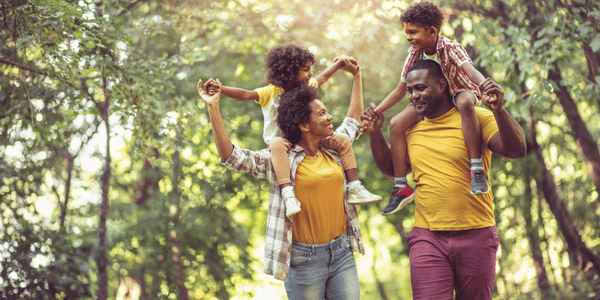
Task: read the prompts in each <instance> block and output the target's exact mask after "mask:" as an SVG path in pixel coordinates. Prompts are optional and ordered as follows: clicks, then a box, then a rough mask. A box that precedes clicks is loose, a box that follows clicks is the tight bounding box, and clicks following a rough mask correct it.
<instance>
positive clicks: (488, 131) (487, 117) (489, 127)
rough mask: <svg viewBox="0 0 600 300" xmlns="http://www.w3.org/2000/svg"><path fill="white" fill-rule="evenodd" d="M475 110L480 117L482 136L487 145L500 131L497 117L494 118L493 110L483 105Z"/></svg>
mask: <svg viewBox="0 0 600 300" xmlns="http://www.w3.org/2000/svg"><path fill="white" fill-rule="evenodd" d="M475 110H476V113H477V117H478V118H479V124H480V125H481V138H482V140H484V141H485V144H486V145H487V144H488V143H489V141H490V140H491V139H492V137H493V136H494V134H496V132H498V124H497V123H496V118H494V114H493V113H492V112H491V111H489V110H487V109H485V108H483V107H476V108H475Z"/></svg>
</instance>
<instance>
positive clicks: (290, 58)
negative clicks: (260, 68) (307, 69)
mask: <svg viewBox="0 0 600 300" xmlns="http://www.w3.org/2000/svg"><path fill="white" fill-rule="evenodd" d="M265 63H266V65H267V69H268V70H269V71H268V72H267V77H266V81H267V82H268V83H271V84H273V85H276V86H278V87H281V88H283V89H284V90H286V89H290V88H293V87H294V86H295V85H297V83H296V79H297V78H298V72H299V71H300V68H302V67H303V66H305V65H306V64H307V63H310V64H311V65H313V64H314V63H315V56H314V55H313V54H312V53H310V51H308V50H307V49H305V48H302V47H300V46H298V45H295V44H284V45H279V46H275V47H273V48H271V50H269V52H267V54H265Z"/></svg>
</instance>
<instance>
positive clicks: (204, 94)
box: [196, 78, 221, 105]
mask: <svg viewBox="0 0 600 300" xmlns="http://www.w3.org/2000/svg"><path fill="white" fill-rule="evenodd" d="M220 84H221V82H219V80H218V79H217V80H216V81H215V80H214V79H212V78H211V79H209V80H208V81H207V82H206V83H205V84H204V86H203V85H202V79H200V80H198V85H197V86H196V89H197V90H198V95H200V98H202V100H204V102H205V103H206V104H207V105H210V104H218V103H219V98H220V96H221V87H220ZM211 86H212V87H213V88H212V89H213V91H214V93H213V94H210V93H209V87H211Z"/></svg>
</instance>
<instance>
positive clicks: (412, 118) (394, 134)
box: [381, 105, 419, 215]
mask: <svg viewBox="0 0 600 300" xmlns="http://www.w3.org/2000/svg"><path fill="white" fill-rule="evenodd" d="M417 121H419V114H418V113H417V110H416V109H415V107H414V106H413V105H408V106H407V107H406V108H405V109H404V110H403V111H402V112H400V113H399V114H398V115H396V116H395V117H393V118H392V120H391V121H390V137H391V151H392V164H393V165H394V177H395V178H394V188H393V189H392V194H391V197H390V202H389V203H388V205H387V206H386V207H385V208H384V209H383V211H382V212H381V213H382V214H383V215H389V214H393V213H395V212H397V211H399V210H400V209H402V207H404V205H406V204H407V203H409V202H410V201H412V200H413V198H414V192H413V189H412V188H411V187H410V186H409V185H408V184H407V180H406V175H407V174H408V163H407V161H408V145H407V142H406V131H407V130H408V129H410V128H411V127H412V126H414V125H415V124H416V123H417Z"/></svg>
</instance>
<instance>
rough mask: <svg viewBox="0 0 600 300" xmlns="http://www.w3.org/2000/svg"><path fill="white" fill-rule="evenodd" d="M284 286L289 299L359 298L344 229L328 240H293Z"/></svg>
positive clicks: (356, 277) (351, 257) (329, 299)
mask: <svg viewBox="0 0 600 300" xmlns="http://www.w3.org/2000/svg"><path fill="white" fill-rule="evenodd" d="M285 290H286V292H287V296H288V298H289V299H290V300H297V299H311V300H313V299H317V300H321V299H328V300H332V299H345V300H352V299H360V286H359V282H358V271H357V269H356V261H355V260H354V253H352V249H351V248H350V243H349V241H348V237H347V236H346V233H344V234H342V235H341V236H339V237H337V238H335V239H333V240H332V241H330V242H329V243H327V244H320V245H307V244H301V243H296V242H294V243H293V244H292V260H291V264H290V273H289V276H288V280H287V281H286V282H285Z"/></svg>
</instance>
